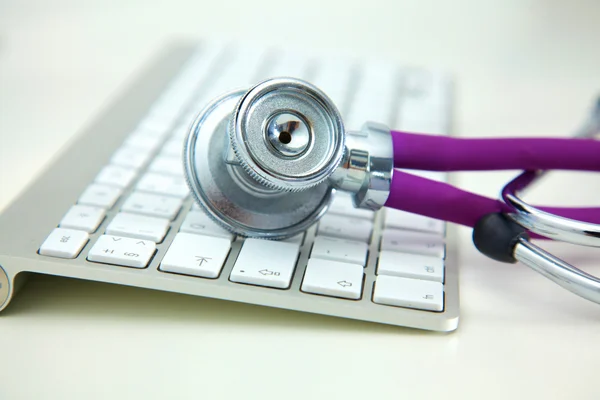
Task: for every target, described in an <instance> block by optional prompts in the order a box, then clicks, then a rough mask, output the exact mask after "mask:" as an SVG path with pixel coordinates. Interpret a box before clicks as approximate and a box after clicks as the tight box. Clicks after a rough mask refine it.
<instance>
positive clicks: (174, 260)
mask: <svg viewBox="0 0 600 400" xmlns="http://www.w3.org/2000/svg"><path fill="white" fill-rule="evenodd" d="M230 248H231V243H230V242H229V240H227V239H222V238H216V237H207V236H199V235H192V234H189V233H178V234H177V236H175V239H174V240H173V243H172V244H171V247H169V250H168V251H167V254H166V255H165V257H164V258H163V260H162V262H161V263H160V268H159V269H160V270H161V271H166V272H173V273H176V274H184V275H194V276H200V277H203V278H216V277H218V276H219V274H220V273H221V269H222V268H223V264H224V263H225V259H226V258H227V255H228V254H229V250H230Z"/></svg>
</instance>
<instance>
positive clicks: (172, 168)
mask: <svg viewBox="0 0 600 400" xmlns="http://www.w3.org/2000/svg"><path fill="white" fill-rule="evenodd" d="M148 171H151V172H156V173H158V174H166V175H175V176H179V177H183V161H182V160H181V158H176V157H162V156H161V157H156V158H155V159H154V161H152V163H151V164H150V166H149V167H148Z"/></svg>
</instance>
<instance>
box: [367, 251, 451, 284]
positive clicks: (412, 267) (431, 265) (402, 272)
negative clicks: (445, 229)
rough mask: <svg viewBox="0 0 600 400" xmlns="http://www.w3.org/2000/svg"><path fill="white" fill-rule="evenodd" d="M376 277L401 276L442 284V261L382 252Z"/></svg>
mask: <svg viewBox="0 0 600 400" xmlns="http://www.w3.org/2000/svg"><path fill="white" fill-rule="evenodd" d="M377 274H378V275H392V276H401V277H404V278H414V279H425V280H428V281H436V282H441V283H443V282H444V260H442V259H441V258H439V257H432V256H423V255H420V254H408V253H396V252H393V251H382V252H380V253H379V261H378V262H377Z"/></svg>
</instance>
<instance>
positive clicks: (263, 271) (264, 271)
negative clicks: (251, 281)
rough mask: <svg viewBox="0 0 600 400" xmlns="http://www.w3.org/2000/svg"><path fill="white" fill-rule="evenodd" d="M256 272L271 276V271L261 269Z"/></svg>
mask: <svg viewBox="0 0 600 400" xmlns="http://www.w3.org/2000/svg"><path fill="white" fill-rule="evenodd" d="M258 272H260V273H261V274H263V275H273V271H269V270H268V269H261V270H260V271H258Z"/></svg>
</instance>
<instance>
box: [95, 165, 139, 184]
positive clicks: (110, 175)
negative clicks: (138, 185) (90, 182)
mask: <svg viewBox="0 0 600 400" xmlns="http://www.w3.org/2000/svg"><path fill="white" fill-rule="evenodd" d="M133 178H135V170H133V169H130V168H123V167H118V166H116V165H107V166H106V167H104V168H102V170H101V171H100V172H99V173H98V175H97V176H96V180H95V181H96V183H103V184H105V185H111V186H116V187H120V188H124V187H127V186H129V184H130V183H131V181H132V180H133Z"/></svg>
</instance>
